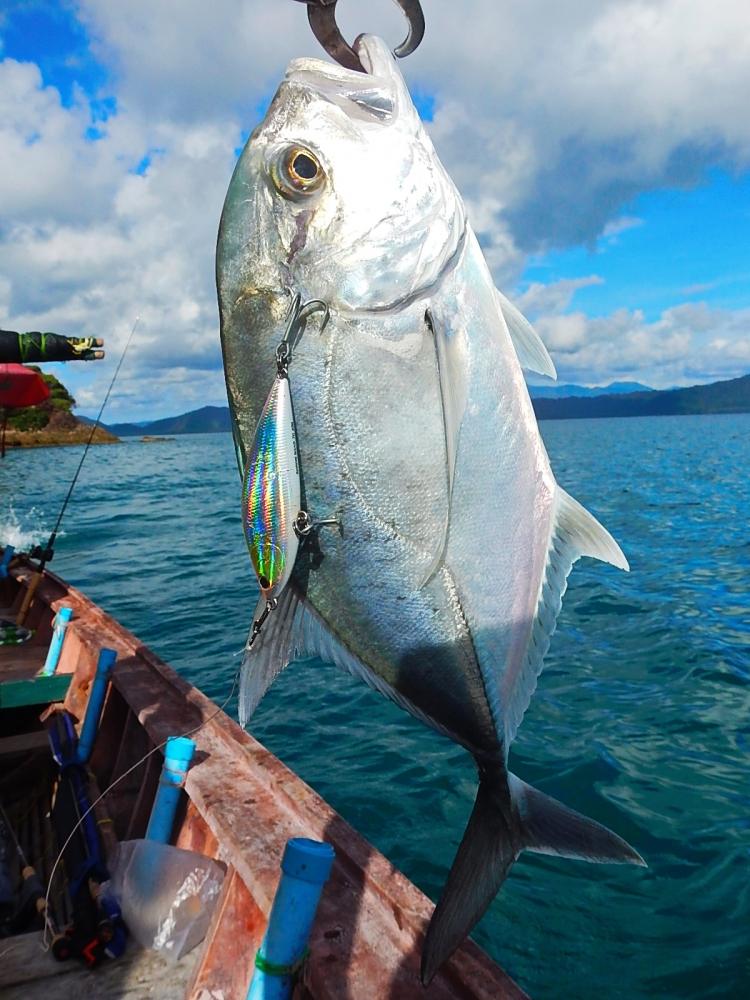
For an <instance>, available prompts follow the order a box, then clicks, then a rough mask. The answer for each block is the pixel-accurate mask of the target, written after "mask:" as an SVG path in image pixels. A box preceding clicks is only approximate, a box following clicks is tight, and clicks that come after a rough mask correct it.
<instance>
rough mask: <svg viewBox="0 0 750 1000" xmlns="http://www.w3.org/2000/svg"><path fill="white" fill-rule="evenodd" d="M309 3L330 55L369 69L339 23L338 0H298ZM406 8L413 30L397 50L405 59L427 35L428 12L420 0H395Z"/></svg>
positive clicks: (309, 11) (348, 64)
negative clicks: (426, 17) (425, 34)
mask: <svg viewBox="0 0 750 1000" xmlns="http://www.w3.org/2000/svg"><path fill="white" fill-rule="evenodd" d="M297 2H298V3H305V4H307V19H308V21H309V22H310V27H311V28H312V31H313V34H314V35H315V37H316V38H317V39H318V41H319V42H320V44H321V45H322V46H323V48H324V49H325V50H326V52H327V53H328V55H329V56H331V57H332V58H333V59H335V60H336V62H337V63H340V64H341V65H342V66H345V67H346V68H347V69H354V70H358V71H359V72H360V73H366V72H367V71H366V70H365V68H364V66H363V65H362V63H361V62H360V59H359V56H358V55H357V53H356V52H355V51H354V49H353V48H352V47H351V45H349V43H348V42H347V41H346V39H345V38H344V36H343V35H342V34H341V31H340V30H339V26H338V24H336V4H337V3H338V0H297ZM395 2H396V3H397V4H398V6H399V7H400V8H401V10H402V11H403V12H404V15H405V17H406V20H407V23H408V25H409V33H408V34H407V36H406V38H405V39H404V41H403V42H402V43H401V44H400V45H399V46H398V47H397V48H395V49H394V50H393V54H394V55H395V56H398V57H399V59H403V58H404V56H408V55H411V53H412V52H414V50H415V49H416V48H417V47H418V45H419V43H420V42H421V41H422V39H423V37H424V28H425V24H424V13H423V11H422V4H421V3H420V0H395Z"/></svg>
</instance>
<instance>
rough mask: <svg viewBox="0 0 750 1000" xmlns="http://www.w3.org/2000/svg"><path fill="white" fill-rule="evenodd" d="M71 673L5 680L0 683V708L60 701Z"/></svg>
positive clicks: (67, 686)
mask: <svg viewBox="0 0 750 1000" xmlns="http://www.w3.org/2000/svg"><path fill="white" fill-rule="evenodd" d="M71 676H72V675H71V674H53V676H52V677H34V678H33V679H30V680H22V681H5V682H4V683H1V684H0V708H20V707H22V706H23V705H45V704H47V702H50V701H62V700H63V698H64V697H65V695H66V694H67V692H68V688H69V687H70V681H71Z"/></svg>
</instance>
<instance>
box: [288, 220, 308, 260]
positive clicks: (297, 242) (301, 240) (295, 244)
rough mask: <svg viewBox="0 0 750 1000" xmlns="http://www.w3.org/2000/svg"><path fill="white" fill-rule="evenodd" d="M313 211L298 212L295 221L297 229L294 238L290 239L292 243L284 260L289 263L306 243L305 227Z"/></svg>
mask: <svg viewBox="0 0 750 1000" xmlns="http://www.w3.org/2000/svg"><path fill="white" fill-rule="evenodd" d="M312 216H313V213H312V212H311V211H307V212H300V213H299V214H298V215H297V217H296V219H295V222H296V224H297V231H296V232H295V234H294V239H293V240H292V245H291V246H290V247H289V253H288V254H287V258H286V262H287V264H291V262H292V261H293V260H294V258H295V257H296V256H297V254H298V253H299V252H300V250H302V249H304V246H305V243H307V227H308V225H309V223H310V219H312Z"/></svg>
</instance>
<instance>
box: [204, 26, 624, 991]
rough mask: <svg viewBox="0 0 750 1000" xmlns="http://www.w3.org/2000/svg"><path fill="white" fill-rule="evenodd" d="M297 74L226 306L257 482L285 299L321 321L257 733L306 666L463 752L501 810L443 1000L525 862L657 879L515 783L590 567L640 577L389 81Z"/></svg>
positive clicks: (444, 940) (243, 425) (259, 653)
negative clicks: (596, 511)
mask: <svg viewBox="0 0 750 1000" xmlns="http://www.w3.org/2000/svg"><path fill="white" fill-rule="evenodd" d="M357 48H358V53H359V56H360V58H361V60H362V63H363V65H364V66H365V69H366V71H367V72H365V73H357V72H353V71H351V70H346V69H343V68H341V67H338V66H333V65H330V64H328V63H325V62H322V61H320V60H312V59H305V60H296V61H295V62H293V63H292V64H291V65H290V67H289V69H288V71H287V74H286V77H285V79H284V81H283V82H282V84H281V86H280V88H279V91H278V93H277V95H276V97H275V98H274V100H273V102H272V104H271V107H270V109H269V112H268V114H267V116H266V118H265V120H264V121H263V123H262V124H261V126H260V127H259V128H258V129H256V131H255V132H254V133H253V135H252V136H251V138H250V140H249V141H248V144H247V146H246V148H245V150H244V152H243V154H242V157H241V158H240V160H239V162H238V164H237V167H236V170H235V173H234V176H233V178H232V182H231V184H230V188H229V191H228V193H227V199H226V203H225V207H224V212H223V215H222V222H221V227H220V232H219V242H218V247H217V283H218V290H219V303H220V311H221V324H222V345H223V351H224V365H225V371H226V378H227V389H228V394H229V401H230V408H231V410H232V418H233V427H234V432H235V440H236V444H237V449H238V455H239V460H240V463H241V465H242V464H244V463H245V461H246V460H247V454H248V451H249V450H250V448H251V445H252V442H253V441H254V435H255V432H256V425H257V423H258V419H259V417H260V413H261V409H262V407H263V403H264V400H265V398H266V396H267V394H268V389H269V384H270V380H271V378H272V376H273V372H274V365H275V361H274V357H275V349H276V347H277V345H278V343H279V340H280V337H281V331H282V327H283V320H284V316H285V314H286V310H287V308H288V304H289V296H290V295H292V294H298V295H300V296H301V297H302V299H303V300H307V299H322V300H323V301H324V302H325V303H326V305H327V306H328V308H329V310H330V319H329V322H328V323H327V325H326V326H325V328H324V329H322V330H321V329H320V325H319V324H318V325H316V323H315V322H314V321H313V320H310V321H309V323H308V325H307V328H306V329H305V330H304V333H303V335H302V337H301V339H300V340H299V342H298V343H297V344H296V345H295V347H294V351H293V359H292V361H291V363H290V370H289V378H290V386H291V392H292V397H293V404H294V412H295V420H296V427H297V438H298V452H299V460H300V475H301V491H302V493H301V495H302V500H301V503H302V505H303V507H304V509H305V510H306V511H308V512H309V513H310V515H311V516H312V518H313V520H316V519H324V518H330V517H332V516H335V517H336V518H337V519H338V520H339V522H340V524H341V526H342V531H341V532H340V533H339V532H337V531H335V530H333V529H328V528H321V529H319V530H315V531H314V532H313V535H312V537H311V539H310V541H309V542H308V543H307V544H306V545H303V546H302V547H301V549H300V553H299V556H298V557H297V562H296V564H295V567H294V571H293V574H292V577H291V581H290V583H289V585H288V586H287V587H286V588H285V590H284V591H283V593H281V594H280V597H279V606H278V610H277V611H275V612H274V613H272V614H270V615H269V616H268V620H267V623H266V625H265V626H264V631H263V633H262V636H260V638H259V640H258V642H257V643H256V644H255V645H254V647H253V648H252V649H250V650H249V651H248V652H247V654H246V657H245V660H244V662H243V674H242V689H241V699H240V701H241V711H240V718H241V721H242V722H243V723H244V722H245V721H247V718H248V717H249V716H250V715H251V713H252V711H253V709H254V708H255V706H256V705H257V703H258V702H259V700H260V699H261V698H262V696H263V694H264V693H265V691H266V689H267V688H268V686H269V685H270V684H271V683H272V682H273V679H274V677H275V676H276V675H277V674H278V672H279V671H280V670H282V669H283V668H284V667H285V666H286V664H287V663H288V662H289V661H290V660H292V659H294V658H295V657H299V656H303V655H316V656H320V657H322V658H323V659H328V660H331V661H333V662H335V663H337V664H338V665H340V666H342V667H345V668H346V669H348V670H350V671H352V672H353V673H354V674H355V675H357V676H359V677H361V678H362V679H363V680H365V681H366V682H367V683H369V684H371V685H372V686H373V687H375V688H376V689H377V690H378V691H380V692H381V693H383V694H384V695H386V696H387V697H389V698H391V699H393V700H394V701H395V702H396V703H397V704H399V705H401V706H402V707H403V708H405V709H406V710H407V711H409V712H411V713H412V714H413V715H415V716H416V717H417V718H419V719H420V720H422V721H423V722H425V723H427V724H428V725H431V726H433V727H434V728H435V729H437V730H438V731H440V732H442V733H444V734H446V735H448V736H450V737H451V738H452V739H454V740H456V741H457V742H458V743H460V744H462V745H463V746H465V747H466V748H467V749H468V750H469V751H470V752H471V753H472V754H473V755H474V758H475V760H476V762H477V767H478V772H479V787H478V791H477V799H476V802H475V805H474V810H473V812H472V815H471V818H470V820H469V824H468V826H467V829H466V832H465V834H464V838H463V840H462V842H461V845H460V847H459V850H458V853H457V855H456V859H455V861H454V863H453V866H452V868H451V871H450V873H449V876H448V880H447V883H446V886H445V889H444V891H443V893H442V895H441V898H440V900H439V902H438V905H437V906H436V909H435V913H434V915H433V918H432V920H431V922H430V926H429V929H428V933H427V937H426V941H425V946H424V951H423V959H422V975H423V979H424V981H425V982H428V981H429V980H430V978H431V977H432V976H433V975H434V973H435V971H436V970H437V968H439V966H440V965H441V964H442V962H444V961H445V960H446V958H447V957H448V956H449V955H450V954H451V953H452V951H453V950H454V949H455V948H456V947H457V945H458V944H459V943H460V941H461V940H462V938H463V937H464V936H465V935H466V934H467V933H469V931H470V930H471V928H472V926H473V925H474V923H476V921H477V920H478V919H479V918H480V917H481V915H482V913H483V912H484V910H485V909H486V908H487V906H488V905H489V903H490V901H491V900H492V898H493V896H494V895H495V893H496V892H497V889H498V888H499V886H500V885H501V884H502V881H503V880H504V878H505V877H506V876H507V874H508V872H509V871H510V868H511V866H512V864H513V862H514V861H515V859H516V858H517V857H518V855H519V854H520V853H521V851H523V850H532V851H539V852H542V853H547V854H558V855H561V856H564V857H574V858H584V859H586V860H590V861H611V862H616V863H624V862H627V863H634V864H642V863H643V862H642V859H641V858H640V856H639V855H638V853H637V852H636V851H635V850H634V849H633V848H631V847H630V846H629V845H628V844H626V843H625V842H624V841H623V840H622V839H621V838H619V837H618V836H617V835H616V834H614V833H612V832H611V831H609V830H607V829H606V828H605V827H603V826H601V825H600V824H598V823H596V822H595V821H594V820H591V819H588V818H586V817H583V816H581V815H579V814H577V813H574V812H573V811H572V810H569V809H567V807H565V806H564V805H562V804H561V803H559V802H556V801H555V800H553V799H551V798H549V797H548V796H545V795H543V794H542V793H541V792H538V791H536V790H535V789H533V788H531V787H530V786H529V785H527V784H525V783H524V782H523V781H521V780H520V779H518V778H517V777H515V776H514V775H512V774H510V773H509V772H508V770H507V755H508V748H509V746H510V743H511V741H512V739H513V737H514V736H515V733H516V731H517V729H518V726H519V724H520V722H521V719H522V717H523V714H524V712H525V710H526V707H527V706H528V703H529V700H530V698H531V696H532V694H533V691H534V688H535V686H536V681H537V677H538V674H539V672H540V671H541V668H542V662H543V657H544V654H545V652H546V650H547V647H548V646H549V641H550V637H551V635H552V632H553V630H554V627H555V622H556V619H557V615H558V613H559V610H560V603H561V600H562V595H563V593H564V590H565V585H566V580H567V576H568V573H569V572H570V569H571V566H572V564H573V562H574V561H575V560H576V559H577V558H579V557H580V556H582V555H587V556H593V557H596V558H599V559H603V560H605V561H608V562H610V563H613V564H614V565H616V566H619V567H621V568H627V562H626V561H625V558H624V556H623V555H622V552H621V551H620V549H619V547H618V546H617V543H616V542H615V541H614V540H613V539H612V538H611V536H610V535H609V534H608V533H607V532H606V531H605V529H604V528H602V527H601V525H599V524H598V522H597V521H596V520H595V519H594V518H593V517H592V515H590V514H589V513H588V512H587V511H585V510H584V509H583V508H582V507H581V506H580V505H579V504H578V503H577V502H576V501H575V500H573V498H571V497H569V496H568V494H567V493H565V491H564V490H563V489H561V487H560V486H559V485H558V484H557V483H556V481H555V478H554V475H553V473H552V470H551V468H550V465H549V461H548V459H547V454H546V451H545V449H544V445H543V443H542V440H541V437H540V435H539V430H538V427H537V425H536V421H535V418H534V413H533V409H532V406H531V402H530V399H529V396H528V392H527V390H526V386H525V382H524V379H523V374H522V370H521V366H522V364H523V365H525V366H526V367H530V368H532V369H533V370H535V371H540V372H543V373H544V374H547V375H553V376H554V366H553V365H552V362H551V360H550V358H549V355H548V354H547V352H546V350H545V348H544V346H543V344H542V343H541V341H540V340H539V339H538V337H537V336H536V334H535V333H534V331H533V329H532V328H531V326H530V325H529V324H528V322H527V321H526V320H525V319H524V317H523V316H522V315H521V314H520V313H519V312H518V310H517V309H515V307H514V306H512V304H511V303H509V302H508V301H507V299H505V298H504V296H502V295H501V294H500V293H499V292H498V291H497V290H496V289H495V288H494V283H493V281H492V278H491V275H490V273H489V270H488V268H487V265H486V262H485V260H484V258H483V256H482V253H481V250H480V248H479V245H478V243H477V240H476V238H475V236H474V234H473V232H472V230H471V227H470V225H469V224H468V223H467V221H466V215H465V211H464V208H463V204H462V202H461V199H460V196H459V195H458V192H457V191H456V189H455V187H454V185H453V183H452V181H451V180H450V178H449V177H448V175H447V173H446V172H445V170H444V168H443V167H442V165H441V164H440V161H439V160H438V158H437V155H436V154H435V150H434V148H433V146H432V143H431V142H430V140H429V138H428V136H427V134H426V132H425V130H424V128H423V126H422V124H421V122H420V121H419V117H418V115H417V113H416V111H415V109H414V106H413V104H412V102H411V99H410V97H409V94H408V91H407V89H406V86H405V84H404V82H403V79H402V77H401V75H400V73H399V70H398V68H397V66H396V63H395V61H394V59H393V57H392V56H391V55H390V53H389V52H388V50H387V48H386V46H385V45H384V43H383V42H382V41H381V40H380V39H377V38H374V37H372V36H363V37H362V38H361V39H360V40H359V41H358V43H357Z"/></svg>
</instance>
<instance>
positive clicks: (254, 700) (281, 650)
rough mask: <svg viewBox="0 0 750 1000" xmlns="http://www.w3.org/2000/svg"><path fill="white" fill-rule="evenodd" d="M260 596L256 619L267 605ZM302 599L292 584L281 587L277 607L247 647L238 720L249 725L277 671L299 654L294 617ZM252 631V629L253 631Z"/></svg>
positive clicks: (241, 673) (244, 655)
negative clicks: (293, 589)
mask: <svg viewBox="0 0 750 1000" xmlns="http://www.w3.org/2000/svg"><path fill="white" fill-rule="evenodd" d="M265 606H266V601H265V598H263V597H261V599H260V601H259V602H258V606H257V608H256V609H255V614H254V615H253V622H255V621H257V620H258V619H259V618H260V616H261V614H262V612H263V610H264V609H265ZM298 610H299V600H298V599H297V597H296V595H295V594H294V592H293V591H292V589H291V588H290V587H287V588H286V589H285V590H284V591H282V593H281V595H280V596H279V598H278V603H277V605H276V608H275V610H274V611H272V612H271V613H270V614H269V615H268V617H267V618H266V620H265V622H264V624H263V628H262V630H261V631H260V632H259V633H258V635H257V636H256V638H255V640H254V642H253V644H252V646H250V647H249V648H247V647H246V648H245V652H244V654H243V657H242V665H241V667H240V697H239V720H240V725H241V726H243V727H244V726H246V725H247V723H248V722H249V721H250V718H251V717H252V715H253V713H254V712H255V709H256V708H257V707H258V705H259V704H260V702H261V701H262V699H263V696H264V695H265V693H266V691H267V690H268V689H269V688H270V686H271V685H272V684H273V682H274V681H275V680H276V678H277V677H278V675H279V674H280V673H281V671H282V670H283V669H284V667H286V666H287V664H288V663H290V662H291V660H293V659H295V658H299V655H300V654H299V653H298V652H297V650H296V648H295V645H296V642H297V639H298V636H297V631H298V630H295V618H296V617H297V615H298ZM251 635H252V631H251ZM295 654H296V656H295Z"/></svg>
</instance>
